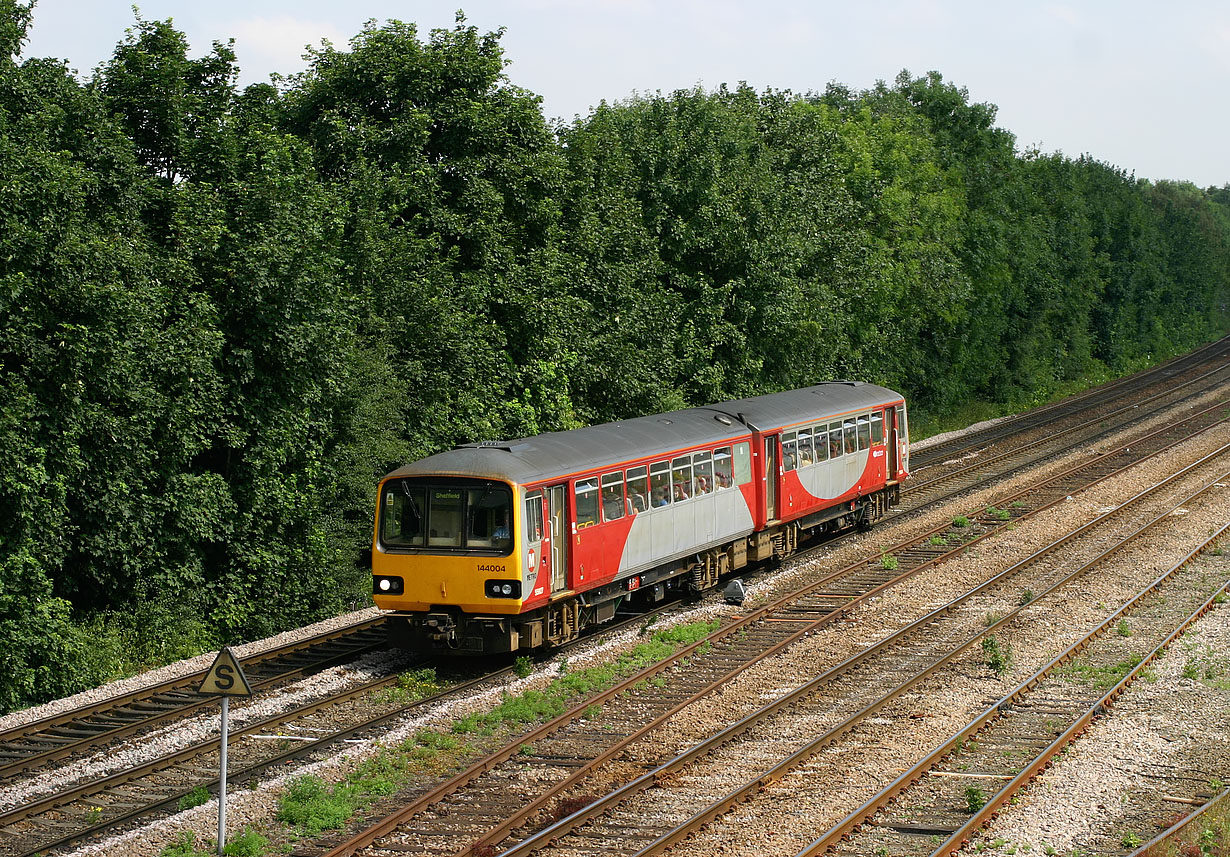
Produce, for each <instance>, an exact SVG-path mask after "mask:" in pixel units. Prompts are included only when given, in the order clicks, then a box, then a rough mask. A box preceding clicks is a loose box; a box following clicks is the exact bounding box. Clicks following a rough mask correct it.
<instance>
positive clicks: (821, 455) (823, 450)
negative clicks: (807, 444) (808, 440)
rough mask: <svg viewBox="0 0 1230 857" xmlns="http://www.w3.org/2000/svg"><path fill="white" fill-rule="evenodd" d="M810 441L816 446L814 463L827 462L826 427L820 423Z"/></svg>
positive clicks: (827, 443) (827, 441) (827, 437)
mask: <svg viewBox="0 0 1230 857" xmlns="http://www.w3.org/2000/svg"><path fill="white" fill-rule="evenodd" d="M812 441H813V442H814V443H815V445H816V462H817V463H819V462H821V461H828V460H829V432H828V426H826V425H824V424H823V423H821V424H820V425H818V426H816V428H815V432H814V434H813V436H812Z"/></svg>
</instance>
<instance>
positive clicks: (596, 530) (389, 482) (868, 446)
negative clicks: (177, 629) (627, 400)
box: [372, 381, 909, 654]
mask: <svg viewBox="0 0 1230 857" xmlns="http://www.w3.org/2000/svg"><path fill="white" fill-rule="evenodd" d="M908 470H909V433H908V428H907V425H906V410H905V400H904V399H903V398H902V396H901V395H900V394H898V393H895V392H893V391H892V390H888V389H886V388H884V387H879V386H876V385H873V384H867V383H863V382H858V381H835V382H830V383H825V384H819V385H816V386H814V387H807V388H805V389H801V390H791V391H788V392H784V393H773V394H770V395H766V396H757V397H754V398H749V399H740V400H737V401H730V402H721V403H719V404H715V405H709V406H707V407H697V408H688V409H685V410H680V411H672V412H670V413H665V414H657V415H654V416H648V417H639V418H636V419H630V420H622V421H619V422H614V423H606V424H603V425H597V426H591V427H588V428H581V429H575V430H573V431H566V432H555V433H551V434H543V435H538V436H536V437H529V438H524V439H522V440H514V441H508V442H485V443H479V444H468V445H465V446H462V447H459V448H457V449H454V450H451V451H448V452H442V453H439V454H437V455H433V456H430V457H429V458H425V459H423V460H422V461H418V462H415V463H414V464H410V465H407V466H405V467H402V468H400V469H398V470H395V471H393V472H392V473H390V474H389V475H388V476H386V477H385V478H384V479H383V480H381V483H380V492H379V498H378V501H377V509H376V526H375V533H374V537H373V549H372V574H373V592H374V598H375V602H376V605H377V607H379V608H380V609H382V610H385V611H389V613H388V619H389V623H390V628H391V630H392V635H393V637H394V639H395V640H397V641H398V642H399V643H400V644H402V645H405V646H409V647H413V648H417V649H440V650H444V651H450V652H455V653H459V654H486V653H495V652H510V651H516V650H519V649H534V648H537V647H540V646H543V645H559V644H562V643H565V642H567V641H569V640H571V639H574V638H575V637H576V636H577V634H578V633H579V632H580V631H581V630H582V629H583V628H585V627H587V626H589V625H592V624H596V623H599V622H604V621H607V620H608V619H610V618H612V617H613V616H614V615H615V611H616V609H617V608H618V607H619V605H620V603H621V602H622V601H624V600H625V599H637V600H644V601H649V602H652V601H657V600H661V599H662V598H663V597H665V595H666V593H667V592H668V591H670V590H691V591H703V590H705V589H708V588H710V587H713V586H716V585H717V583H718V581H719V579H720V578H721V576H722V575H723V574H726V573H727V572H729V571H734V570H736V569H739V568H741V567H743V566H744V565H746V564H747V563H749V562H755V561H758V560H765V559H769V558H773V557H777V558H780V557H784V556H787V555H789V554H790V553H792V552H793V551H794V550H795V549H796V548H797V546H798V542H799V539H800V537H801V536H803V535H807V534H809V533H814V532H819V531H822V530H837V529H841V528H843V527H850V526H856V525H866V524H870V522H871V521H872V520H874V519H875V518H877V517H879V516H880V515H882V514H884V512H885V511H886V510H887V509H888V507H889V506H890V505H891V504H893V503H895V502H896V500H897V498H898V496H899V491H900V485H901V483H902V481H903V480H904V479H905V478H906V476H907V475H908Z"/></svg>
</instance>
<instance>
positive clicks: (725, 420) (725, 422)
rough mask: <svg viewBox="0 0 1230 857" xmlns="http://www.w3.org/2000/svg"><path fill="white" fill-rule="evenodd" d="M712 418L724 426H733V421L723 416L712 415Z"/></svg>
mask: <svg viewBox="0 0 1230 857" xmlns="http://www.w3.org/2000/svg"><path fill="white" fill-rule="evenodd" d="M713 418H714V419H715V420H717V421H718V422H720V423H721V424H722V425H724V426H733V425H734V424H735V421H734V420H732V419H731V418H730V417H728V416H726V415H725V414H714V415H713Z"/></svg>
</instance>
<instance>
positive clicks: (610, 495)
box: [602, 470, 627, 521]
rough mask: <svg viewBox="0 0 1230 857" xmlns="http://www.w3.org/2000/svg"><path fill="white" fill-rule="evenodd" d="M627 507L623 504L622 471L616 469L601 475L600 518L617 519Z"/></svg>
mask: <svg viewBox="0 0 1230 857" xmlns="http://www.w3.org/2000/svg"><path fill="white" fill-rule="evenodd" d="M626 511H627V509H626V507H625V506H624V472H623V471H622V470H616V471H615V472H614V473H605V474H603V476H602V520H604V521H618V520H619V519H620V518H622V517H623V516H624V514H625V513H626Z"/></svg>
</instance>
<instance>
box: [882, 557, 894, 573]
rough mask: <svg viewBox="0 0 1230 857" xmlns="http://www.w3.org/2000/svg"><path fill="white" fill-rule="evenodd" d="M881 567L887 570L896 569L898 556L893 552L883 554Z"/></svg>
mask: <svg viewBox="0 0 1230 857" xmlns="http://www.w3.org/2000/svg"><path fill="white" fill-rule="evenodd" d="M880 567H881V568H883V569H885V570H887V571H896V570H897V557H895V556H893V555H892V554H891V553H886V554H881V556H880Z"/></svg>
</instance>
